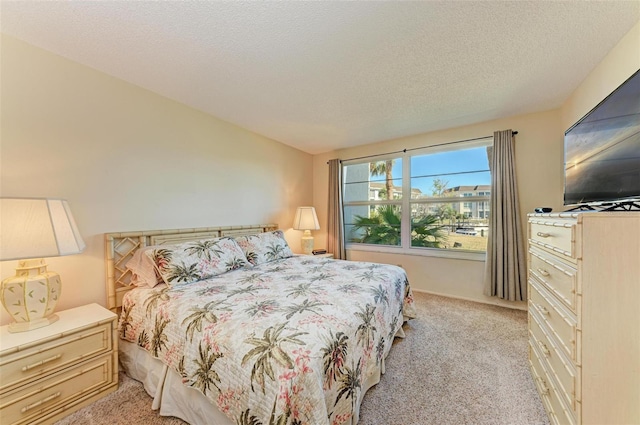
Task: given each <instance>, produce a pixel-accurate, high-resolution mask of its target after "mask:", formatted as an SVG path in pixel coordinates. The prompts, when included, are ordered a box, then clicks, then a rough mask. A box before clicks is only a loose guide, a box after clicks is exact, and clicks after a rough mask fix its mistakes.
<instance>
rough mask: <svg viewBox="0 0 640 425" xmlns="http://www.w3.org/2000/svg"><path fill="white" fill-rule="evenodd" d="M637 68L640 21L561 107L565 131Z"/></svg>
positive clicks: (639, 50)
mask: <svg viewBox="0 0 640 425" xmlns="http://www.w3.org/2000/svg"><path fill="white" fill-rule="evenodd" d="M638 69H640V22H638V23H637V24H636V25H635V26H634V27H633V28H632V29H631V31H629V32H628V33H627V35H625V36H624V37H623V38H622V40H620V42H619V43H618V44H617V45H616V47H614V48H613V49H612V50H611V51H610V52H609V53H608V54H607V56H605V58H604V59H603V60H602V62H600V63H599V64H598V66H596V67H595V69H594V70H593V71H591V73H590V74H589V76H588V77H587V78H585V80H584V81H583V82H582V84H580V86H578V88H577V89H576V90H575V91H574V92H573V93H572V94H571V96H569V98H568V99H567V100H566V101H565V102H564V104H563V105H562V128H563V129H564V130H567V129H568V128H569V127H571V126H572V125H573V124H574V123H575V122H576V121H578V120H579V119H580V118H582V117H583V116H584V115H585V114H586V113H587V112H589V111H590V110H591V109H593V108H594V107H595V106H596V105H597V104H598V103H600V102H601V101H602V100H603V99H604V98H605V97H607V96H608V95H609V94H610V93H611V92H612V91H614V90H615V89H616V88H617V87H618V86H619V85H620V84H622V83H623V82H624V81H625V80H626V79H627V78H629V77H630V76H631V75H632V74H633V73H634V72H636V71H637V70H638Z"/></svg>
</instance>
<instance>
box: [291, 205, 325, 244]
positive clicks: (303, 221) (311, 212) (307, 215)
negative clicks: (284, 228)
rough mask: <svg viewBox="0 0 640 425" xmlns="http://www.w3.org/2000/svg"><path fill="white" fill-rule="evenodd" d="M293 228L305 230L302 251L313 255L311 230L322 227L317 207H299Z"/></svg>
mask: <svg viewBox="0 0 640 425" xmlns="http://www.w3.org/2000/svg"><path fill="white" fill-rule="evenodd" d="M293 228H294V229H295V230H304V233H303V234H302V243H301V245H302V252H303V253H305V254H307V255H311V251H313V236H311V231H312V230H318V229H320V224H318V216H316V209H315V208H313V207H298V210H297V211H296V217H295V218H294V220H293Z"/></svg>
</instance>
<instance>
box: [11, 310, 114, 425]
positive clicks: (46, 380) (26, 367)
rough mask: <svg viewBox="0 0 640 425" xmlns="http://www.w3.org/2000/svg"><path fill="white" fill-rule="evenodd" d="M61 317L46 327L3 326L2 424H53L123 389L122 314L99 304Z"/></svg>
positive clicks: (69, 311)
mask: <svg viewBox="0 0 640 425" xmlns="http://www.w3.org/2000/svg"><path fill="white" fill-rule="evenodd" d="M56 314H57V315H58V317H59V320H58V321H56V322H55V323H53V324H51V325H49V326H46V327H43V328H39V329H34V330H31V331H27V332H20V333H9V332H8V326H2V327H1V328H0V418H1V422H2V424H3V425H9V424H49V423H53V422H55V421H56V420H58V419H61V418H62V417H64V416H66V415H68V414H70V413H72V412H74V411H75V410H78V409H80V408H82V407H84V406H86V405H87V404H89V403H92V402H94V401H95V400H97V399H99V398H101V397H104V396H105V395H106V394H108V393H110V392H112V391H115V390H116V389H117V387H118V345H117V335H116V318H117V316H116V315H115V314H114V313H112V312H111V311H109V310H107V309H105V308H103V307H101V306H99V305H97V304H89V305H86V306H82V307H78V308H74V309H70V310H65V311H60V312H56Z"/></svg>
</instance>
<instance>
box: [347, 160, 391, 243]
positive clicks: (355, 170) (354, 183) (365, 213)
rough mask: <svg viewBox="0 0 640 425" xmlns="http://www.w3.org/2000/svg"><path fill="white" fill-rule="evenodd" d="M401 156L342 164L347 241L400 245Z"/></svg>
mask: <svg viewBox="0 0 640 425" xmlns="http://www.w3.org/2000/svg"><path fill="white" fill-rule="evenodd" d="M402 162H403V161H402V158H400V157H396V158H388V159H382V160H379V161H373V162H362V163H356V164H349V165H344V166H343V168H342V173H343V177H342V178H343V182H344V188H343V211H344V231H345V236H346V238H345V240H346V242H347V243H361V244H375V245H390V246H400V245H401V233H402V229H401V220H402V214H401V211H402V193H403V186H402Z"/></svg>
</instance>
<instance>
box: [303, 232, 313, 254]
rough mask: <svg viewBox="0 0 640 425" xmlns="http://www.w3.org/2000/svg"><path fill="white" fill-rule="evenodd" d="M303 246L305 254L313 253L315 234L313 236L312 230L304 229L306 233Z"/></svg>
mask: <svg viewBox="0 0 640 425" xmlns="http://www.w3.org/2000/svg"><path fill="white" fill-rule="evenodd" d="M301 248H302V252H303V253H304V254H306V255H311V251H313V236H311V231H309V230H305V231H304V234H303V235H302V241H301Z"/></svg>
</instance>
